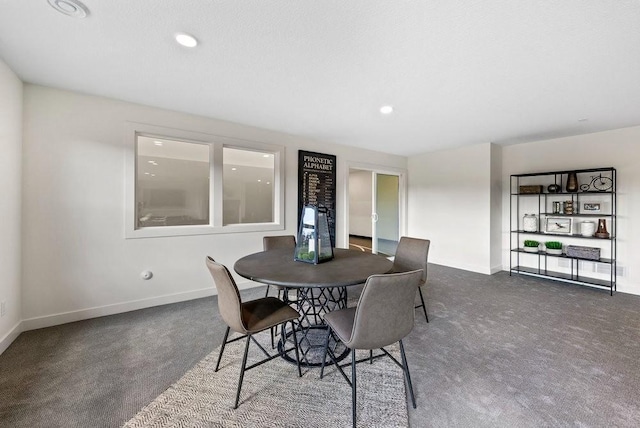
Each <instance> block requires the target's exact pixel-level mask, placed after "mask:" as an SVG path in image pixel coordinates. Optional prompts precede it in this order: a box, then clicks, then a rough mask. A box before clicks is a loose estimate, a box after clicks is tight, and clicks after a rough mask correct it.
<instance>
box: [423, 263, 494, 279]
mask: <svg viewBox="0 0 640 428" xmlns="http://www.w3.org/2000/svg"><path fill="white" fill-rule="evenodd" d="M429 263H433V264H436V265H442V266H448V267H452V268H456V269H462V270H467V271H469V272H477V273H482V274H485V275H491V274H492V273H495V272H492V268H491V269H490V268H487V267H485V266H479V265H473V264H468V263H460V261H459V260H446V259H431V260H429Z"/></svg>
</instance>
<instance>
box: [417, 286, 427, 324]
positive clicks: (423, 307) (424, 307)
mask: <svg viewBox="0 0 640 428" xmlns="http://www.w3.org/2000/svg"><path fill="white" fill-rule="evenodd" d="M418 294H420V303H422V305H421V306H422V310H423V311H424V318H425V319H426V320H427V322H429V317H428V316H427V306H426V305H425V304H424V297H422V289H421V288H420V287H418Z"/></svg>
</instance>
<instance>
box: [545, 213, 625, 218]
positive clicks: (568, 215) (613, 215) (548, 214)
mask: <svg viewBox="0 0 640 428" xmlns="http://www.w3.org/2000/svg"><path fill="white" fill-rule="evenodd" d="M540 215H544V216H547V217H615V214H604V213H598V214H591V213H589V214H584V213H574V214H562V213H540Z"/></svg>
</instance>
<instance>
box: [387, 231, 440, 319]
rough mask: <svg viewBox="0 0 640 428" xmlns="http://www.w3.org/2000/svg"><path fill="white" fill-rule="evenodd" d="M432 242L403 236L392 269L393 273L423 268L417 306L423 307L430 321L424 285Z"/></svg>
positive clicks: (426, 317) (425, 316) (425, 315)
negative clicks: (423, 290)
mask: <svg viewBox="0 0 640 428" xmlns="http://www.w3.org/2000/svg"><path fill="white" fill-rule="evenodd" d="M430 244H431V241H430V240H428V239H419V238H409V237H408V236H403V237H401V238H400V242H398V248H397V249H396V255H395V258H394V259H393V268H392V269H391V273H398V272H407V271H411V270H416V269H422V280H421V283H420V287H418V295H419V297H420V304H419V305H416V307H415V308H416V309H418V308H422V310H423V311H424V318H425V319H426V320H427V322H429V317H428V316H427V306H426V305H425V304H424V296H423V295H422V286H423V285H424V284H426V282H427V259H428V257H429V246H430Z"/></svg>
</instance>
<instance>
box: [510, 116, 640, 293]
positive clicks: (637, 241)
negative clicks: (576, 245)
mask: <svg viewBox="0 0 640 428" xmlns="http://www.w3.org/2000/svg"><path fill="white" fill-rule="evenodd" d="M639 165H640V127H632V128H623V129H617V130H613V131H607V132H599V133H595V134H588V135H580V136H576V137H567V138H558V139H554V140H547V141H539V142H535V143H528V144H519V145H513V146H506V147H503V148H502V169H503V177H502V180H503V183H504V185H503V215H502V219H503V224H502V231H503V266H504V269H505V270H508V269H509V233H508V232H509V184H508V183H509V176H510V175H511V174H520V173H529V172H543V171H558V170H571V169H584V168H597V167H610V166H612V167H614V168H616V169H617V183H616V184H617V201H618V204H617V205H618V212H617V214H618V216H617V232H618V238H617V249H618V257H617V261H618V273H619V276H618V291H622V292H626V293H633V294H640V273H639V272H638V269H636V267H637V264H636V260H637V254H640V227H639V226H638V222H637V219H638V215H637V213H639V212H640V168H639ZM582 245H584V244H582ZM633 254H636V256H635V257H634V256H633Z"/></svg>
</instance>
